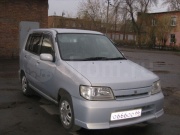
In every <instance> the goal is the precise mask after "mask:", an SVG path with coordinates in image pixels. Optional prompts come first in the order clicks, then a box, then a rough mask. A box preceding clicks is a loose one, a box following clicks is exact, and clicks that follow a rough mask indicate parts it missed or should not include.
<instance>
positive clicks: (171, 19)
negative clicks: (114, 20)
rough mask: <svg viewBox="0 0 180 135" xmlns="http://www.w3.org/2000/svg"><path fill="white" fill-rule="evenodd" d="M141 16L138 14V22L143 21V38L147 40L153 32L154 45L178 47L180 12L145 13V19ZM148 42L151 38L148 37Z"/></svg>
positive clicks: (179, 44)
mask: <svg viewBox="0 0 180 135" xmlns="http://www.w3.org/2000/svg"><path fill="white" fill-rule="evenodd" d="M142 16H144V15H143V14H142V13H138V21H140V20H141V19H144V20H145V23H143V25H144V26H143V30H142V35H144V37H146V38H148V36H150V34H153V33H152V32H154V36H155V44H156V45H170V46H180V11H170V12H160V13H147V14H146V16H145V18H142ZM150 32H151V33H150ZM149 40H153V38H152V37H151V36H150V37H149Z"/></svg>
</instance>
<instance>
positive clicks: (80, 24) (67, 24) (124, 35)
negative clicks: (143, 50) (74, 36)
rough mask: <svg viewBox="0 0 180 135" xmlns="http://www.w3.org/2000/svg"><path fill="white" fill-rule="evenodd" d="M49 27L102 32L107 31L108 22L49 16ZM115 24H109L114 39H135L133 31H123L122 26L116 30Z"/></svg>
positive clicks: (109, 32) (110, 34) (109, 34)
mask: <svg viewBox="0 0 180 135" xmlns="http://www.w3.org/2000/svg"><path fill="white" fill-rule="evenodd" d="M48 27H49V28H70V29H85V30H95V31H99V32H102V33H106V24H105V23H102V22H100V21H95V22H93V21H90V20H86V19H79V18H66V17H62V16H56V15H54V16H49V17H48ZM113 29H114V25H112V24H109V29H108V33H107V36H108V37H109V38H111V39H112V40H116V41H119V40H126V41H135V40H136V37H135V34H134V33H133V32H129V31H128V32H124V31H121V26H119V27H118V28H117V31H114V30H113Z"/></svg>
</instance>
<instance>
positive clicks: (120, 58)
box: [109, 57, 126, 60]
mask: <svg viewBox="0 0 180 135" xmlns="http://www.w3.org/2000/svg"><path fill="white" fill-rule="evenodd" d="M109 60H126V58H124V57H116V58H109Z"/></svg>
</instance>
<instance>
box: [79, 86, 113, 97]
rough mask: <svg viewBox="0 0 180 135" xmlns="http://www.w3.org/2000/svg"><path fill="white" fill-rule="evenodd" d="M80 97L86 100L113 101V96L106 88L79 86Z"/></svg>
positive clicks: (109, 89)
mask: <svg viewBox="0 0 180 135" xmlns="http://www.w3.org/2000/svg"><path fill="white" fill-rule="evenodd" d="M80 95H81V96H82V97H83V98H85V99H87V100H113V99H114V95H113V93H112V90H111V88H108V87H89V86H80Z"/></svg>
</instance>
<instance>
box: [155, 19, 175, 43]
mask: <svg viewBox="0 0 180 135" xmlns="http://www.w3.org/2000/svg"><path fill="white" fill-rule="evenodd" d="M170 19H171V17H170V16H164V17H161V18H160V19H158V24H157V25H158V27H157V29H156V33H157V34H156V36H157V39H158V42H159V44H160V45H164V46H165V45H166V42H167V41H168V38H169V34H170V32H171V30H172V27H171V25H170V21H169V20H170Z"/></svg>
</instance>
